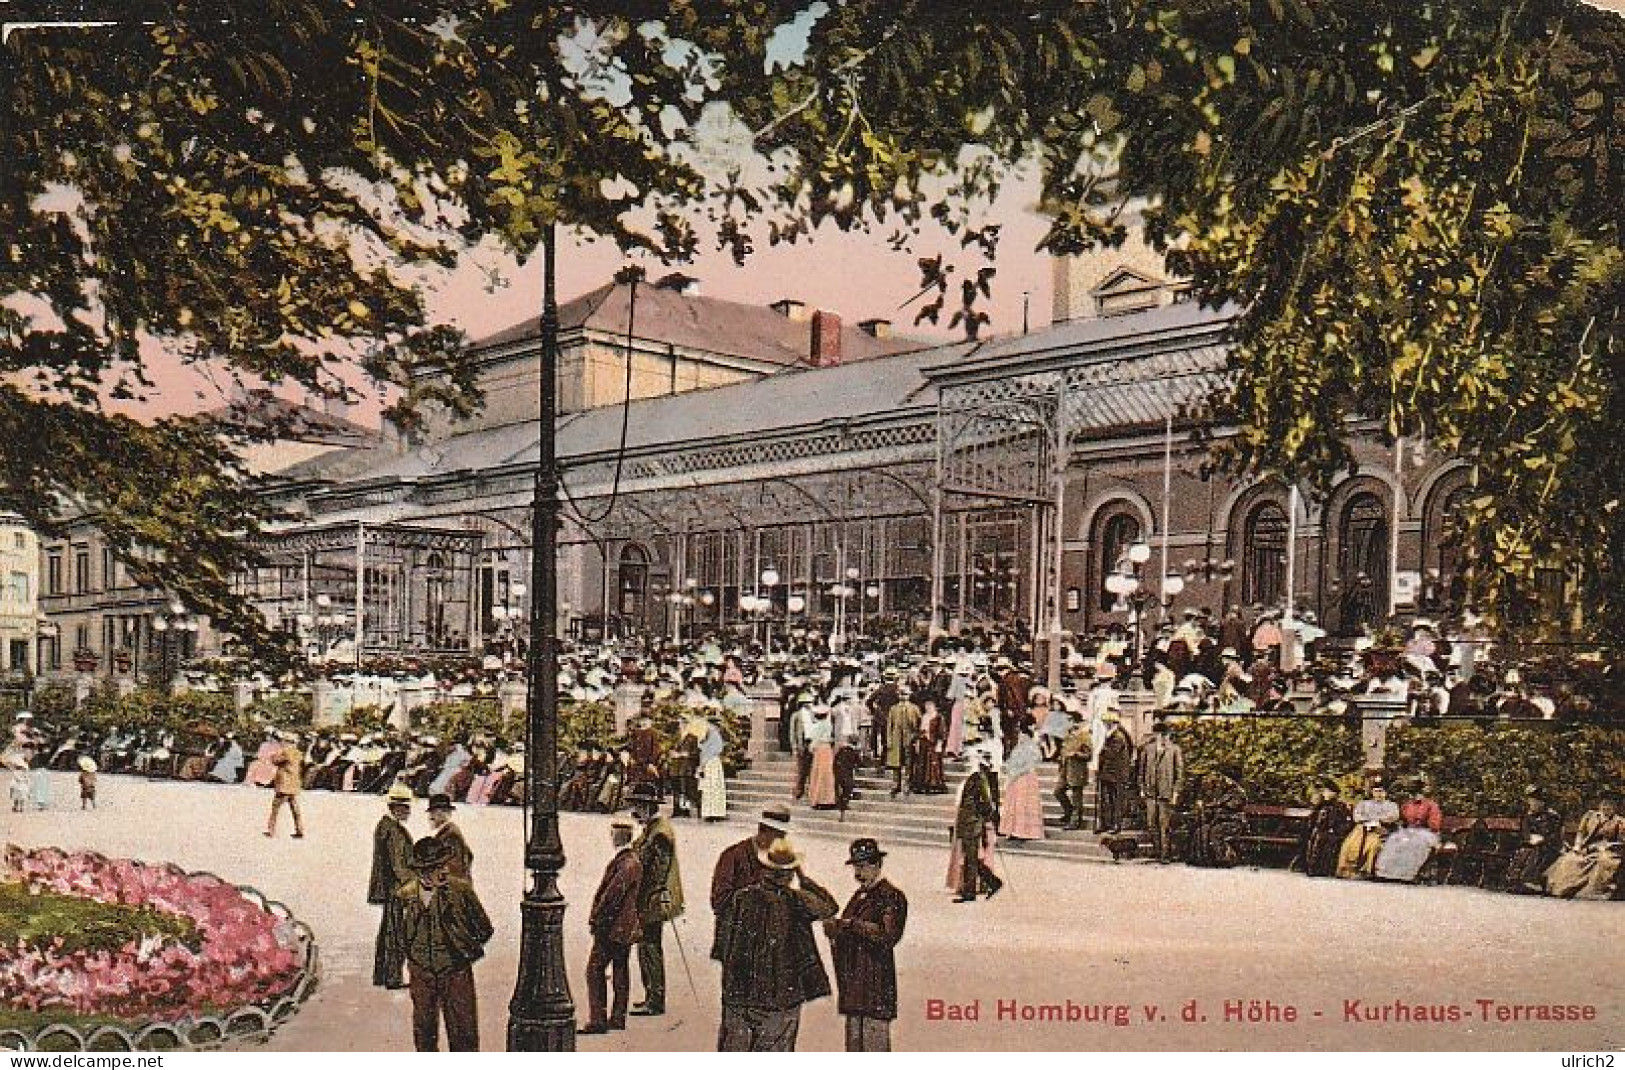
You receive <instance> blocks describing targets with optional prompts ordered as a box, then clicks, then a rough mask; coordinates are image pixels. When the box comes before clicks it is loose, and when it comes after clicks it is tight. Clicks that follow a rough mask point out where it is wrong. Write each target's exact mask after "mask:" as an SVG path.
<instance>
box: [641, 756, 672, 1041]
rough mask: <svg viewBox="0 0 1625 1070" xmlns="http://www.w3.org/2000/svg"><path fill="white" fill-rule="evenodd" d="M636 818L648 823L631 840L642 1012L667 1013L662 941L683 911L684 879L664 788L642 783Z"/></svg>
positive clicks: (664, 954) (642, 1013)
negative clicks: (637, 877)
mask: <svg viewBox="0 0 1625 1070" xmlns="http://www.w3.org/2000/svg"><path fill="white" fill-rule="evenodd" d="M632 819H633V820H634V821H636V822H637V823H638V824H639V825H641V826H643V831H642V832H641V833H640V834H639V835H638V838H637V841H636V842H635V843H633V844H632V848H633V850H635V851H636V852H637V855H638V863H639V864H640V865H641V866H642V867H643V879H642V881H641V882H640V883H639V885H638V924H639V925H640V926H641V931H640V932H639V934H638V976H640V977H642V978H643V1002H642V1003H639V1004H638V1005H637V1006H635V1007H633V1008H632V1013H633V1014H634V1015H638V1016H640V1017H641V1016H645V1015H660V1014H665V1013H666V951H665V948H664V946H662V943H661V937H662V935H663V934H664V930H665V928H666V923H667V922H670V921H672V920H673V919H675V918H677V917H678V916H680V915H681V914H682V913H683V882H682V878H681V876H680V875H679V872H678V868H677V833H676V832H675V831H674V830H673V829H672V827H671V822H670V821H668V820H666V819H665V818H663V817H661V816H660V789H659V788H657V787H656V786H655V785H653V784H648V783H645V784H639V785H638V786H637V787H636V788H634V789H633V791H632Z"/></svg>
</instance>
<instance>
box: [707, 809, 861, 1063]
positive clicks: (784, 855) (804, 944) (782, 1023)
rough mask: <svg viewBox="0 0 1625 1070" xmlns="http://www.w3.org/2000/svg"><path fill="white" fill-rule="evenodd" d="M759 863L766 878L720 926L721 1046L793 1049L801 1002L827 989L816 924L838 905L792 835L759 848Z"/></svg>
mask: <svg viewBox="0 0 1625 1070" xmlns="http://www.w3.org/2000/svg"><path fill="white" fill-rule="evenodd" d="M757 861H758V863H760V865H761V867H762V877H761V880H759V881H757V882H756V883H755V884H751V885H748V886H747V887H745V888H741V889H740V890H739V891H737V892H735V893H734V895H733V896H732V897H731V898H730V899H729V900H728V902H727V905H726V906H725V907H724V908H723V911H722V915H721V917H720V919H719V922H718V925H717V946H716V951H715V955H716V958H717V959H718V960H720V961H721V963H722V1024H721V1026H720V1027H719V1028H718V1030H717V1050H718V1051H795V1050H796V1034H797V1032H798V1031H799V1029H800V1027H801V1005H802V1004H803V1003H807V1002H809V1001H811V1000H815V999H821V998H822V997H824V996H827V995H829V974H827V973H826V972H825V970H824V960H823V959H822V957H820V955H819V953H818V943H817V941H816V940H815V939H814V938H813V929H812V927H813V923H814V922H818V921H823V920H825V919H826V918H833V917H834V916H835V914H836V912H837V911H839V910H840V906H839V905H838V904H837V903H836V902H835V897H834V896H832V895H830V894H829V892H827V891H825V890H824V888H823V887H822V886H820V885H819V884H818V883H817V882H816V881H814V880H813V879H812V878H811V877H809V876H807V875H806V874H805V873H803V872H802V869H801V866H802V857H801V855H800V854H799V853H798V852H797V851H796V849H795V847H794V846H793V845H792V844H791V843H790V840H789V839H788V837H781V838H780V839H777V840H774V841H773V843H772V844H770V845H769V846H767V847H763V848H760V849H758V851H757Z"/></svg>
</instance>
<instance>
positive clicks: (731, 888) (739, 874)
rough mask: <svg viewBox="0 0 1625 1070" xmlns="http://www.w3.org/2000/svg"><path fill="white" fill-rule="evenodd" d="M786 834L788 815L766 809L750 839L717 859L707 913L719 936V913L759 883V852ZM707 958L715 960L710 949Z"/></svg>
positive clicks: (779, 809) (777, 809) (773, 808)
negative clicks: (740, 893) (736, 895)
mask: <svg viewBox="0 0 1625 1070" xmlns="http://www.w3.org/2000/svg"><path fill="white" fill-rule="evenodd" d="M789 832H790V811H789V810H788V809H786V808H785V807H782V806H770V807H768V808H767V809H766V810H763V811H762V816H761V817H760V818H759V819H758V820H757V822H756V832H755V834H754V835H752V836H751V837H750V838H749V839H744V840H740V841H739V842H738V843H736V844H734V845H733V846H731V847H729V848H727V849H726V850H724V851H723V852H722V854H721V855H719V856H718V857H717V865H716V868H715V869H714V870H712V872H711V912H712V913H713V914H715V915H716V918H717V931H718V932H719V933H720V932H721V926H722V913H723V911H724V910H726V909H727V906H728V900H730V899H732V898H733V897H734V895H735V894H736V893H737V892H739V891H740V889H742V888H745V887H747V886H748V885H752V884H755V883H756V882H757V881H759V880H761V879H762V873H763V867H762V863H761V862H760V861H759V855H760V852H761V851H762V850H764V849H766V848H768V847H770V846H772V844H773V841H775V840H777V839H778V838H779V837H781V836H786V835H788V834H789ZM711 957H712V958H717V957H718V955H717V952H716V948H715V946H714V945H713V947H712V949H711Z"/></svg>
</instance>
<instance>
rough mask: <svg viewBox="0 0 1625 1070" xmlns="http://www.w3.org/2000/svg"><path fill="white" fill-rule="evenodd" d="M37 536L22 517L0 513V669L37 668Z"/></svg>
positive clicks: (26, 670) (27, 670)
mask: <svg viewBox="0 0 1625 1070" xmlns="http://www.w3.org/2000/svg"><path fill="white" fill-rule="evenodd" d="M39 574H40V554H39V537H38V536H36V535H35V534H34V531H33V529H32V528H30V527H29V526H28V524H27V523H26V522H25V521H24V520H23V518H22V517H20V516H17V515H16V514H14V513H0V671H4V672H8V673H14V674H25V673H33V672H36V671H38V662H37V649H38V647H37V644H38V642H39V635H40V631H39V628H40V623H41V621H40V613H39Z"/></svg>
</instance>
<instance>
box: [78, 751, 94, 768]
mask: <svg viewBox="0 0 1625 1070" xmlns="http://www.w3.org/2000/svg"><path fill="white" fill-rule="evenodd" d="M79 768H80V770H81V771H83V772H86V773H94V772H95V771H96V759H94V758H92V757H91V756H90V755H88V754H81V755H80V756H79Z"/></svg>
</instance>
